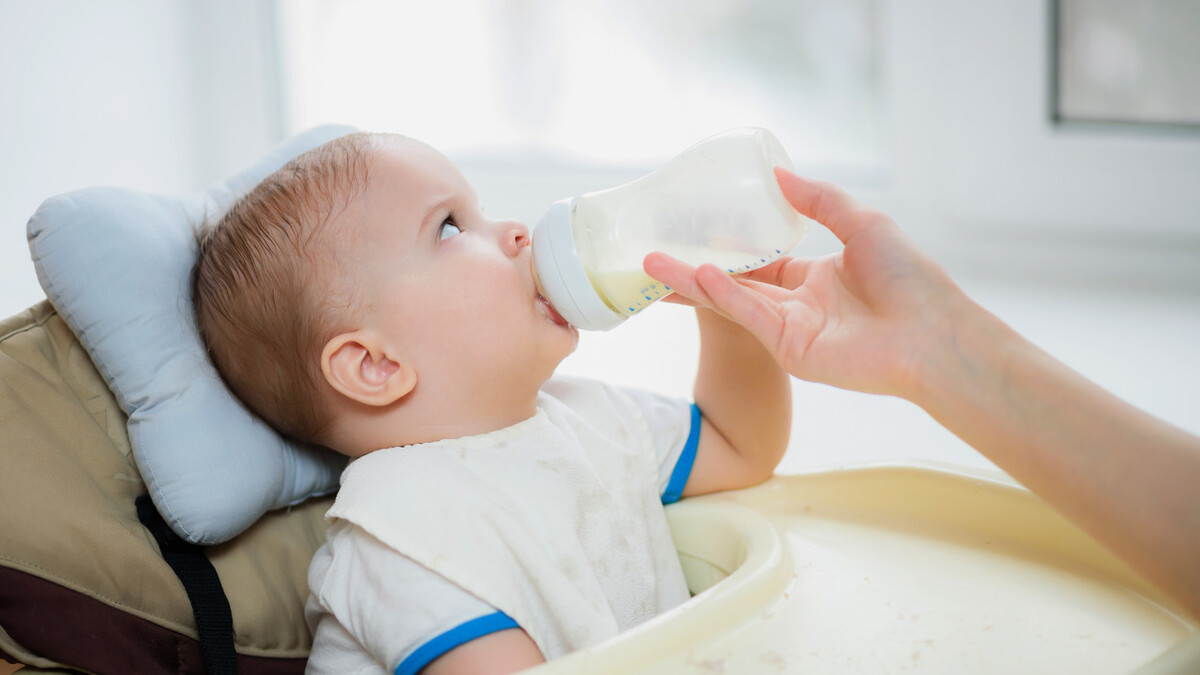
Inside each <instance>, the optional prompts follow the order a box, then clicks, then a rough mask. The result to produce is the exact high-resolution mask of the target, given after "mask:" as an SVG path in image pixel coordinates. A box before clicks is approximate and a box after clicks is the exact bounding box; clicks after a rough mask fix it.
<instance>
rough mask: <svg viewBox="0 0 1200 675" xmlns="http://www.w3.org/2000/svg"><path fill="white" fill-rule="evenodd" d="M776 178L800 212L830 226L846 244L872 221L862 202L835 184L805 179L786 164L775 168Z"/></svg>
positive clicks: (784, 192) (789, 200)
mask: <svg viewBox="0 0 1200 675" xmlns="http://www.w3.org/2000/svg"><path fill="white" fill-rule="evenodd" d="M775 178H776V180H778V181H779V189H780V190H781V191H782V192H783V196H784V197H785V198H786V199H787V200H788V203H789V204H791V205H792V207H793V208H795V209H796V211H798V212H800V214H801V215H805V216H808V217H809V218H812V219H813V220H815V221H817V222H818V223H821V224H822V225H824V226H825V227H827V228H829V231H830V232H833V234H834V236H836V237H837V238H838V239H839V240H841V242H842V243H843V244H844V243H846V242H847V241H849V240H850V239H851V238H852V237H853V236H854V235H855V234H857V233H858V232H859V231H861V230H863V229H865V228H867V227H868V226H869V225H870V224H871V223H870V222H869V221H868V219H864V218H863V217H862V213H861V212H862V209H861V207H860V206H859V203H858V202H857V201H856V200H855V199H854V198H853V197H851V196H850V195H849V194H848V193H847V192H846V191H845V190H843V189H842V188H840V187H838V186H837V185H834V184H833V183H826V182H822V181H815V180H809V179H807V178H802V177H800V176H797V175H796V174H794V173H792V172H791V171H788V170H787V169H784V168H783V167H775Z"/></svg>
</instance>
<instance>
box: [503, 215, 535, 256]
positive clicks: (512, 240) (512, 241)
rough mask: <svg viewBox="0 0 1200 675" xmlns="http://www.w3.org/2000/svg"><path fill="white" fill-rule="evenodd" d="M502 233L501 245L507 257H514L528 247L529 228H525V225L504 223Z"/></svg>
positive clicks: (512, 221)
mask: <svg viewBox="0 0 1200 675" xmlns="http://www.w3.org/2000/svg"><path fill="white" fill-rule="evenodd" d="M503 231H504V234H503V237H502V239H501V243H502V245H503V246H504V250H505V252H506V253H508V255H514V256H515V255H517V254H518V253H520V252H521V250H522V249H524V248H525V247H527V246H529V244H530V240H529V228H528V227H526V226H525V223H522V222H518V221H515V220H510V221H508V222H506V223H505V227H504V230H503Z"/></svg>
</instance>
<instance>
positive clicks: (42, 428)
mask: <svg viewBox="0 0 1200 675" xmlns="http://www.w3.org/2000/svg"><path fill="white" fill-rule="evenodd" d="M0 434H2V435H0V438H2V439H3V440H2V441H0V466H2V467H3V474H2V475H3V477H2V478H0V481H2V486H3V487H2V488H0V509H2V511H3V514H4V516H3V519H2V520H0V574H3V575H5V576H3V577H0V579H3V580H2V581H0V651H3V652H6V653H8V654H9V655H11V656H13V657H16V658H17V659H19V660H22V661H25V662H26V663H29V664H31V665H38V666H43V667H51V666H56V665H62V666H72V667H76V668H80V669H83V670H89V671H90V672H100V670H102V669H103V667H106V666H104V665H103V664H104V663H108V661H105V660H104V659H105V657H103V655H98V654H97V653H93V652H97V650H100V651H102V650H103V649H104V648H105V642H106V641H109V642H110V643H111V641H112V640H116V639H117V638H116V637H111V636H110V637H105V631H106V630H115V627H117V626H123V625H125V624H123V623H122V622H123V621H127V620H129V618H130V617H136V618H139V619H141V620H144V621H143V622H141V623H144V624H145V628H146V630H147V631H149V633H150V634H156V631H161V632H162V633H163V634H164V635H166V636H167V638H166V639H168V640H169V639H174V640H176V641H177V642H178V646H179V649H180V650H181V656H180V662H181V665H180V668H179V671H181V670H183V669H184V666H185V665H187V664H186V663H184V662H186V661H187V658H185V657H184V656H183V655H182V652H183V651H186V649H194V648H195V646H196V645H195V642H194V641H195V638H196V637H197V635H196V629H195V622H194V620H193V618H192V610H191V607H190V605H189V604H188V599H187V596H186V594H185V592H184V589H183V585H182V584H181V583H180V582H179V580H178V579H177V578H176V577H175V575H174V574H173V573H172V571H171V569H170V567H168V566H167V564H166V563H165V562H164V561H163V559H162V557H161V556H160V554H159V551H158V547H157V545H156V544H155V543H154V540H153V538H152V537H151V536H150V533H149V532H148V531H147V530H145V529H144V528H143V527H142V525H141V524H140V523H139V522H138V519H137V513H136V511H135V508H134V500H135V498H136V497H138V496H139V495H142V494H145V492H146V487H145V485H144V484H143V483H142V480H141V477H140V476H139V475H138V472H137V469H136V467H135V465H134V463H133V460H132V457H131V455H130V445H129V438H128V437H127V435H126V432H125V419H124V416H123V414H122V413H121V410H120V408H118V406H117V403H116V401H115V400H114V399H113V396H112V394H111V393H110V392H109V390H108V389H107V388H106V387H105V385H104V383H103V381H102V380H101V378H100V376H99V374H98V373H97V372H96V369H95V368H94V367H93V365H92V363H91V361H90V360H89V359H88V357H87V354H86V353H85V352H84V350H83V348H82V347H81V346H80V344H79V343H78V342H77V341H76V340H75V338H74V336H73V335H72V333H71V331H70V330H69V329H68V328H67V327H66V325H65V324H64V323H63V321H62V320H61V319H60V318H59V316H58V315H57V314H56V313H55V311H54V310H53V308H52V307H51V306H50V305H49V304H48V303H45V302H43V303H41V304H39V305H36V306H34V307H32V308H30V309H28V310H26V311H24V312H22V313H20V314H18V315H16V316H13V317H10V318H8V319H6V320H4V321H2V322H0ZM331 499H332V498H328V497H327V498H323V499H317V500H310V501H308V502H305V503H303V504H300V505H298V506H295V507H292V508H290V509H286V510H282V511H276V512H271V513H269V514H268V515H267V516H266V517H264V518H262V519H261V520H259V521H258V522H257V523H256V524H255V525H254V526H253V527H251V528H250V529H249V530H247V531H246V532H245V533H243V534H242V535H240V536H238V537H237V538H235V539H233V540H231V541H229V542H226V543H225V544H221V545H219V546H214V547H211V548H210V549H208V555H209V558H210V560H212V562H213V565H214V566H215V567H216V570H217V573H218V575H219V576H220V578H221V583H222V585H223V586H224V588H225V591H226V595H227V596H228V598H229V603H230V607H231V610H232V614H233V622H234V628H235V634H236V635H235V642H236V647H237V650H238V653H239V654H240V655H245V656H247V657H269V658H271V659H303V658H304V657H305V656H306V655H307V654H308V651H309V648H310V646H311V636H310V635H309V633H308V630H307V628H306V626H305V623H304V617H303V607H304V600H305V597H306V595H307V584H306V573H307V569H308V563H309V560H310V558H311V557H312V554H313V553H314V552H315V551H316V549H317V547H318V546H320V544H321V543H322V541H323V540H324V536H325V523H324V519H323V514H324V512H325V510H326V509H327V508H328V507H329V504H330V502H331ZM14 580H15V581H14ZM47 582H49V584H53V585H54V586H49V585H48V584H47ZM60 589H61V591H62V593H59V590H60ZM47 592H52V593H51V595H52V596H53V597H54V598H58V600H56V601H55V602H56V603H58V604H57V606H56V608H57V611H49V608H47V607H46V606H45V605H46V604H47V602H48V601H47V600H46V598H47V597H49V596H47V595H46V593H47ZM75 600H78V601H79V602H80V603H81V605H80V606H84V605H86V606H87V607H89V608H91V609H89V610H88V611H79V612H76V611H73V608H74V607H75V605H73V604H72V603H73V602H74V601H75ZM97 601H98V602H97ZM107 611H111V612H112V613H113V614H112V616H111V617H109V618H110V619H111V620H110V621H108V622H107V623H105V622H97V620H96V619H97V614H96V612H100V613H101V615H103V613H104V612H107ZM81 617H82V618H81ZM73 621H80V622H81V623H84V624H85V625H78V626H75V625H73V623H72V622H73ZM43 624H45V625H43ZM48 632H49V633H55V634H56V635H58V637H46V636H45V634H46V633H48ZM126 632H127V633H128V631H126ZM172 636H173V637H172ZM146 639H148V638H146ZM92 643H95V644H92ZM185 648H186V649H185ZM163 651H164V653H165V650H163ZM79 659H83V661H80V660H79ZM88 659H91V661H88ZM132 662H133V663H138V661H137V660H134V661H132ZM256 662H257V660H255V659H247V660H246V661H245V664H246V665H249V666H253V665H254V663H256ZM296 664H298V665H299V667H300V668H302V667H303V662H302V660H301V661H296ZM239 665H243V663H242V661H239ZM279 665H281V664H280V663H279V662H275V663H274V665H273V666H272V667H275V668H276V670H278V666H279ZM98 669H100V670H98ZM250 670H254V668H250ZM169 671H170V668H167V669H166V670H165V671H163V672H169ZM179 671H176V672H179ZM243 672H247V669H246V668H245V667H243Z"/></svg>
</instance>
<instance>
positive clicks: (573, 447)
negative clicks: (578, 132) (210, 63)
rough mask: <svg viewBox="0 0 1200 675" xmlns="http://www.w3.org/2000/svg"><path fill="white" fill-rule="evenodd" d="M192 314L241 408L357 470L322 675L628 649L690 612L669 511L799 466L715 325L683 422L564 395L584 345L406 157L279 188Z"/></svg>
mask: <svg viewBox="0 0 1200 675" xmlns="http://www.w3.org/2000/svg"><path fill="white" fill-rule="evenodd" d="M193 293H194V301H195V307H196V314H197V321H198V325H199V327H200V331H201V334H202V336H203V338H204V340H205V343H206V345H207V347H208V349H209V353H210V356H211V358H212V360H213V362H214V363H215V365H216V367H217V369H218V371H219V372H220V373H221V374H222V377H223V378H224V379H225V381H226V383H227V384H228V385H229V387H230V388H231V389H232V390H233V392H234V393H235V394H236V395H237V396H238V397H239V398H240V399H241V400H242V401H243V402H245V404H246V405H247V406H248V407H250V408H251V409H252V410H253V411H255V412H256V413H257V414H258V415H260V416H261V417H263V418H264V419H265V420H266V421H267V422H268V423H270V424H271V425H272V426H274V427H275V428H276V429H278V430H279V431H281V432H282V433H284V434H287V435H289V436H291V437H293V438H296V439H299V440H302V441H308V442H313V443H317V444H320V445H324V446H327V447H329V448H332V449H333V450H335V451H337V452H340V453H342V454H344V455H347V456H348V457H350V458H351V459H352V461H351V462H350V465H349V466H348V468H347V469H346V471H345V473H344V474H343V475H342V481H341V489H340V491H339V493H338V496H337V499H336V501H335V503H334V505H333V507H332V508H331V509H330V511H329V513H328V515H327V517H328V518H329V519H330V521H331V524H330V528H329V532H328V540H327V542H326V543H325V545H324V546H322V548H321V549H320V550H319V551H318V553H317V554H316V556H315V558H314V560H313V562H312V566H311V568H310V570H309V588H310V596H309V600H308V605H307V608H306V617H307V619H308V622H309V625H310V627H311V628H312V630H313V633H314V644H313V650H312V655H311V658H310V661H309V671H310V672H330V673H334V672H338V673H343V672H363V673H367V672H372V673H374V672H379V673H383V672H388V673H392V672H395V673H417V672H424V673H441V672H455V673H469V672H483V671H485V670H486V672H489V673H497V672H512V671H516V670H520V669H523V668H526V667H529V666H532V665H535V664H537V663H540V662H542V661H543V660H545V659H551V658H554V657H557V656H560V655H562V654H565V653H567V652H570V651H572V650H575V649H579V648H581V647H585V646H588V645H592V644H595V643H597V642H599V641H601V640H604V639H606V638H608V637H611V636H612V635H615V634H616V633H618V632H619V631H622V630H625V629H627V628H630V627H632V626H635V625H638V624H639V623H641V622H643V621H645V620H647V619H649V618H651V617H653V616H655V615H657V614H659V613H661V612H663V611H666V610H668V609H670V608H672V607H674V606H676V605H678V604H679V603H681V602H683V601H684V600H685V599H687V597H688V590H687V588H686V585H685V583H684V579H683V575H682V572H681V570H680V566H679V562H678V559H677V557H676V554H675V550H674V547H673V545H672V542H671V538H670V532H669V530H668V528H667V523H666V519H665V515H664V512H663V508H662V505H663V504H665V503H669V502H671V501H674V500H677V499H679V497H680V496H689V495H696V494H703V493H707V492H713V491H717V490H725V489H731V488H738V487H744V486H748V485H752V484H755V483H758V482H761V481H762V480H765V479H766V478H767V477H768V476H770V475H771V473H772V471H773V470H774V468H775V466H776V465H777V464H778V462H779V460H780V458H781V457H782V455H783V452H784V450H785V448H786V446H787V439H788V435H789V427H790V420H791V399H790V383H789V380H788V376H787V374H786V373H785V372H783V371H782V370H781V369H780V368H779V366H778V365H777V364H776V361H775V359H773V358H772V357H771V356H770V355H769V353H768V352H767V351H766V350H765V348H764V347H763V346H762V344H761V343H759V342H758V341H757V340H756V339H755V338H753V337H752V336H750V334H749V333H747V332H745V331H744V330H743V329H742V328H740V327H738V326H736V325H735V324H733V323H731V322H728V321H726V320H725V319H723V318H721V317H720V316H718V315H717V314H715V313H713V312H710V311H709V310H699V309H698V310H697V317H698V323H699V329H700V335H701V354H700V364H699V367H698V370H697V377H696V384H695V389H694V397H695V404H689V403H688V402H687V401H682V400H676V399H672V398H668V397H665V396H661V395H658V394H654V393H650V392H645V391H638V390H634V389H629V388H623V387H616V386H610V385H606V384H603V383H600V382H595V381H590V380H583V379H566V378H554V379H552V375H553V374H554V370H555V368H556V367H557V366H558V364H559V362H561V361H562V360H563V358H565V357H566V356H567V355H569V354H570V353H571V352H572V351H573V350H574V349H575V346H576V344H577V341H578V333H577V332H576V330H575V329H574V328H573V327H572V326H570V325H568V324H567V323H566V322H565V321H564V320H563V319H562V318H561V317H560V316H559V315H558V313H557V312H555V311H554V310H553V308H551V307H550V305H549V304H548V303H547V302H546V301H545V300H544V299H543V298H542V297H540V295H539V294H538V292H537V287H536V285H535V283H534V277H533V269H532V264H531V255H530V234H529V230H528V228H526V226H525V225H523V224H521V223H519V222H516V221H512V220H495V219H492V218H489V217H487V216H485V215H484V214H483V212H482V211H481V209H480V207H479V204H478V201H477V198H476V196H475V194H474V192H473V191H472V190H471V187H470V185H468V183H467V181H466V179H465V178H464V177H463V176H462V174H461V173H460V172H459V171H458V170H457V169H456V168H455V166H454V165H453V164H452V163H451V162H450V161H449V160H448V159H447V158H446V157H444V156H443V155H441V154H440V153H438V152H437V151H436V150H434V149H433V148H430V147H429V146H427V145H424V144H422V143H420V142H418V141H415V140H412V139H409V138H405V137H401V136H395V135H382V134H351V135H349V136H345V137H342V138H339V139H337V140H334V141H331V142H330V143H327V144H326V145H324V146H321V147H320V148H317V149H315V150H312V151H310V152H308V153H306V154H304V155H302V156H300V157H298V158H297V159H295V160H294V161H292V162H291V163H289V164H288V165H287V166H285V167H284V168H282V169H281V170H280V171H278V172H277V173H275V174H274V175H272V176H270V177H268V178H267V179H266V180H264V181H263V182H262V183H261V184H259V185H258V186H257V187H256V188H255V189H254V190H252V191H251V192H250V193H249V194H248V195H247V196H246V197H244V198H243V199H242V200H241V201H240V202H238V203H237V204H236V205H235V206H234V207H233V208H232V209H231V210H230V211H229V213H228V214H227V215H226V216H225V217H224V218H223V219H222V220H221V222H220V223H218V224H217V225H216V226H215V227H213V228H212V229H211V230H210V231H208V232H206V233H205V236H204V237H203V241H202V243H201V251H200V259H199V261H198V263H197V266H196V270H195V274H194V288H193ZM701 411H703V413H701Z"/></svg>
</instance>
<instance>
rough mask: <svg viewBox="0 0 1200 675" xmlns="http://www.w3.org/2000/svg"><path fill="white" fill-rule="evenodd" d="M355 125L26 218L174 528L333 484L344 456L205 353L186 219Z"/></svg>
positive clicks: (223, 536)
mask: <svg viewBox="0 0 1200 675" xmlns="http://www.w3.org/2000/svg"><path fill="white" fill-rule="evenodd" d="M352 131H355V129H353V128H351V127H346V126H323V127H318V128H315V129H311V130H309V131H307V132H304V133H302V134H300V135H298V136H296V137H294V138H292V139H290V140H288V141H286V142H285V143H283V144H281V145H280V146H278V147H276V148H275V149H273V150H271V151H270V152H268V153H267V154H266V155H265V156H263V158H262V159H260V160H259V161H258V162H257V163H255V164H254V165H253V166H251V167H250V168H248V169H246V170H244V171H242V172H240V173H238V174H236V175H234V176H232V177H230V178H229V179H228V180H225V181H222V182H220V183H218V184H216V185H214V186H212V187H210V188H209V189H207V190H205V191H204V192H202V193H199V194H193V195H187V196H183V197H174V196H165V195H153V194H145V193H141V192H135V191H132V190H126V189H121V188H91V189H85V190H78V191H75V192H69V193H66V194H62V195H58V196H56V197H52V198H50V199H47V200H46V201H45V202H44V203H43V204H42V205H41V207H39V208H38V210H37V212H36V213H34V215H33V217H32V218H31V219H30V221H29V227H28V236H29V248H30V250H31V252H32V254H33V262H34V266H35V267H36V269H37V275H38V280H39V281H41V284H42V288H44V289H45V291H46V295H47V297H48V298H49V300H50V302H51V303H52V304H53V305H54V307H55V309H56V310H58V313H59V314H60V315H61V316H62V317H63V319H64V320H65V321H66V323H67V325H69V326H70V328H71V330H72V331H74V333H75V335H76V336H77V337H78V338H79V341H80V343H82V344H83V346H84V348H85V349H86V350H87V352H88V354H89V355H90V356H91V358H92V361H93V362H94V363H95V364H96V368H97V370H99V371H100V373H101V375H102V376H103V377H104V380H105V382H106V383H107V384H108V387H109V388H110V389H111V390H112V392H113V394H114V395H115V396H116V399H117V401H118V402H119V403H120V405H121V408H122V410H124V411H125V414H127V415H128V416H129V421H128V425H129V437H130V440H131V442H132V446H133V454H134V459H135V461H136V463H137V466H138V469H139V471H140V472H141V474H142V478H143V479H144V481H145V483H146V485H147V487H148V488H149V491H150V496H151V497H152V498H153V500H154V503H155V505H156V506H157V507H158V510H159V511H160V512H161V513H162V515H163V517H164V518H165V519H166V521H167V523H168V524H169V525H170V526H171V528H172V529H174V530H175V531H176V532H177V533H179V535H180V536H181V537H183V538H184V539H186V540H188V541H190V542H193V543H201V544H213V543H218V542H222V541H226V540H228V539H231V538H232V537H234V536H235V535H237V534H238V533H240V532H242V531H243V530H245V529H246V528H247V527H249V526H250V525H251V524H252V523H253V522H254V521H255V520H257V519H258V518H259V517H260V516H262V515H263V514H264V513H266V512H267V511H270V510H272V509H276V508H279V507H283V506H288V505H291V504H296V503H298V502H301V501H303V500H305V499H307V498H309V497H312V496H315V495H320V494H326V493H329V492H332V491H334V490H335V489H336V488H337V485H338V478H339V476H340V473H341V470H342V468H344V466H345V459H344V458H343V457H341V456H339V455H336V454H334V453H333V452H331V451H329V450H325V449H322V448H315V447H306V446H303V445H298V444H295V443H292V442H290V441H288V440H286V439H284V438H283V437H281V436H280V435H279V434H277V433H276V432H275V431H273V430H272V429H271V428H270V427H268V426H267V425H266V424H265V423H263V422H262V421H261V420H260V419H258V418H257V417H255V416H254V415H252V414H251V413H250V412H248V411H247V410H246V409H245V408H244V407H242V405H241V404H240V403H239V402H238V401H237V400H236V399H235V398H234V397H233V396H232V395H231V394H230V393H229V391H228V389H226V387H225V385H224V384H223V383H222V381H221V379H220V378H219V376H218V375H217V372H216V370H215V369H214V368H213V366H212V365H211V363H210V362H209V361H208V359H207V357H206V355H205V350H204V348H203V345H202V344H201V342H200V338H199V335H198V334H197V332H196V327H195V321H194V318H193V315H192V303H191V293H190V275H191V270H192V266H193V264H194V263H195V260H196V253H197V236H196V235H197V230H198V228H199V227H200V226H201V225H203V224H204V223H206V222H213V221H215V220H217V219H218V218H220V216H221V215H222V214H223V213H224V212H225V211H226V210H227V209H228V208H229V207H230V206H232V205H233V203H234V202H235V201H236V200H237V199H238V198H239V197H241V196H242V195H243V194H245V193H246V192H247V191H248V190H250V189H251V188H252V187H254V185H256V184H257V183H258V182H259V181H261V180H262V179H263V178H266V177H267V176H268V175H270V174H271V173H273V172H274V171H275V170H277V169H278V168H280V167H281V166H283V165H284V164H285V163H287V161H288V160H290V159H292V158H293V157H295V156H297V155H299V154H301V153H303V152H305V151H306V150H309V149H311V148H314V147H317V146H318V145H321V144H322V143H325V142H326V141H329V140H332V139H334V138H337V137H339V136H342V135H344V134H347V133H350V132H352Z"/></svg>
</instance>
